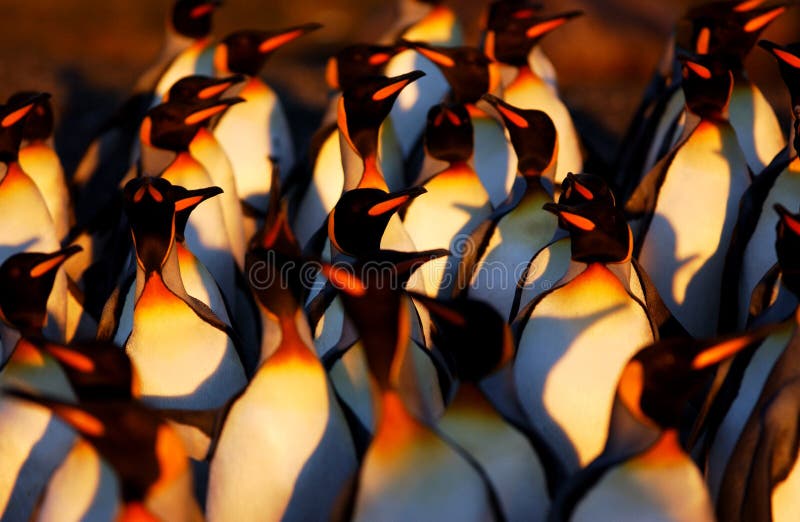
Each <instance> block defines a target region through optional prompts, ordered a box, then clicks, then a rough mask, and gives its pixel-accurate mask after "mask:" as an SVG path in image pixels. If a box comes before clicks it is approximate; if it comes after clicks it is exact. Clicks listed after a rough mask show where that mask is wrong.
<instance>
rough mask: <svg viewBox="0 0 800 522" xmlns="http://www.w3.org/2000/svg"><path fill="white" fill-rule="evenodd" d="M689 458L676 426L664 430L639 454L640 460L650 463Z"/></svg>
mask: <svg viewBox="0 0 800 522" xmlns="http://www.w3.org/2000/svg"><path fill="white" fill-rule="evenodd" d="M686 459H687V455H686V452H685V451H684V450H683V447H682V446H681V442H680V437H679V435H678V430H677V429H676V428H669V429H666V430H664V431H663V432H662V433H661V435H660V436H659V437H658V440H656V442H655V443H654V444H653V445H652V446H650V447H649V448H648V449H647V450H645V452H644V453H642V455H640V456H639V459H638V460H639V461H640V462H642V463H645V464H648V465H659V464H661V465H664V464H671V463H675V462H679V461H683V460H686Z"/></svg>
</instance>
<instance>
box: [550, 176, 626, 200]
mask: <svg viewBox="0 0 800 522" xmlns="http://www.w3.org/2000/svg"><path fill="white" fill-rule="evenodd" d="M558 203H559V205H566V206H578V205H582V204H584V203H596V204H603V205H607V206H609V207H613V206H615V205H616V201H615V200H614V193H613V192H611V189H610V188H608V183H606V180H604V179H603V178H602V177H601V176H598V175H596V174H574V173H572V172H570V173H568V174H567V176H566V177H565V178H564V181H562V182H561V195H560V196H559V197H558Z"/></svg>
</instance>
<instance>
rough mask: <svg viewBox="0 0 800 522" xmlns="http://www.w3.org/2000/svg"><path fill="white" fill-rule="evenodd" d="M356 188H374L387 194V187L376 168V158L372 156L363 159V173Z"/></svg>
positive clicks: (378, 169) (377, 167)
mask: <svg viewBox="0 0 800 522" xmlns="http://www.w3.org/2000/svg"><path fill="white" fill-rule="evenodd" d="M357 188H375V189H380V190H383V191H384V192H389V186H388V185H387V184H386V180H385V179H384V177H383V174H382V173H381V171H380V168H379V166H378V158H377V156H375V155H374V154H370V155H368V156H365V157H364V171H363V172H362V174H361V180H360V181H359V182H358V187H357Z"/></svg>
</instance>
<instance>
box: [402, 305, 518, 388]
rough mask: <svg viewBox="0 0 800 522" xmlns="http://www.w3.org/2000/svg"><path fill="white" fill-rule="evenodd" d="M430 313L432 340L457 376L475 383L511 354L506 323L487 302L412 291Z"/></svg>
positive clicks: (510, 340) (505, 360) (511, 347)
mask: <svg viewBox="0 0 800 522" xmlns="http://www.w3.org/2000/svg"><path fill="white" fill-rule="evenodd" d="M411 296H412V297H413V298H414V299H415V300H416V301H418V302H420V303H422V304H423V306H425V308H426V309H427V310H428V311H429V312H430V314H431V319H433V323H434V328H433V329H432V330H431V339H432V340H433V343H434V345H435V346H436V347H437V348H439V349H440V350H442V352H443V353H444V354H445V355H446V356H447V358H448V359H449V361H450V362H451V364H452V365H453V367H454V370H455V373H456V376H458V378H459V379H462V380H465V381H472V382H476V381H479V380H481V379H483V378H484V377H486V376H487V375H489V374H491V373H493V372H494V371H496V370H497V369H499V368H500V367H502V366H503V365H505V364H506V363H508V362H509V361H510V360H511V359H512V358H513V357H514V345H513V340H512V337H511V330H510V329H509V327H508V324H506V322H505V321H504V320H503V318H502V317H500V314H498V313H497V311H495V309H494V308H492V307H491V306H490V305H488V304H487V303H484V302H483V301H476V300H473V299H466V298H458V299H454V300H449V301H441V300H436V299H433V298H431V297H428V296H425V295H421V294H416V293H411Z"/></svg>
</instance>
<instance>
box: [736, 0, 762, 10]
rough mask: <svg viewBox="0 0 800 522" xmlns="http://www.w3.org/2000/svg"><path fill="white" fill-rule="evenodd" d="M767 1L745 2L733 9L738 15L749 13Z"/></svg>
mask: <svg viewBox="0 0 800 522" xmlns="http://www.w3.org/2000/svg"><path fill="white" fill-rule="evenodd" d="M764 2H765V0H744V1H743V2H741V3H740V4H739V5H737V6H736V7H734V8H733V11H734V12H736V13H744V12H747V11H752V10H753V9H755V8H756V7H758V6H760V5H761V4H763V3H764Z"/></svg>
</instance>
